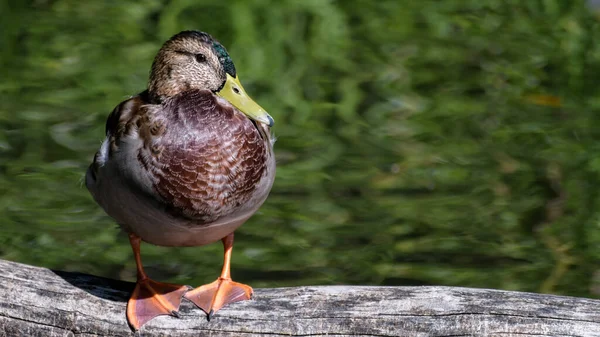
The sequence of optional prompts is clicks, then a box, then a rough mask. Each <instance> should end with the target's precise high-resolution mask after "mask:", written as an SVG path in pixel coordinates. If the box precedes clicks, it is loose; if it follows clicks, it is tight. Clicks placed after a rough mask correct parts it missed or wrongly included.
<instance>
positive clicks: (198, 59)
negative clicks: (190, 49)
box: [194, 54, 206, 63]
mask: <svg viewBox="0 0 600 337" xmlns="http://www.w3.org/2000/svg"><path fill="white" fill-rule="evenodd" d="M194 57H195V58H196V62H198V63H202V62H206V56H204V54H196V55H194Z"/></svg>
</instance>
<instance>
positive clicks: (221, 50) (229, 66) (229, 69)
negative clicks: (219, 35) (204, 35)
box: [213, 41, 236, 77]
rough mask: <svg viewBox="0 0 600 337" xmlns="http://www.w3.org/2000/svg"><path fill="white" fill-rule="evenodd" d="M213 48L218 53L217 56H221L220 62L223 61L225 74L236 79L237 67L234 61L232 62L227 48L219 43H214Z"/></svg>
mask: <svg viewBox="0 0 600 337" xmlns="http://www.w3.org/2000/svg"><path fill="white" fill-rule="evenodd" d="M213 47H214V48H215V50H216V51H217V55H218V56H219V61H221V64H222V65H223V69H225V72H226V73H228V74H229V75H231V76H233V77H235V74H236V73H235V66H234V65H233V61H232V60H231V57H230V56H229V54H228V53H227V50H225V47H223V46H222V45H221V44H220V43H219V42H217V41H214V42H213Z"/></svg>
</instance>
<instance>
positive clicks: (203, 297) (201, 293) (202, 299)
mask: <svg viewBox="0 0 600 337" xmlns="http://www.w3.org/2000/svg"><path fill="white" fill-rule="evenodd" d="M252 292H253V291H252V287H250V286H248V285H245V284H242V283H237V282H234V281H232V280H231V279H229V278H222V277H219V278H218V279H217V280H216V281H214V282H212V283H209V284H205V285H203V286H200V287H198V288H196V289H194V290H190V291H188V292H187V293H186V294H185V298H187V299H188V300H190V301H192V302H194V304H196V305H197V306H198V307H199V308H200V309H202V310H203V311H204V312H205V313H206V314H207V319H208V320H209V321H210V319H211V317H212V315H213V314H214V313H215V312H217V311H218V310H219V309H221V308H222V307H224V306H225V305H227V304H229V303H234V302H238V301H245V300H249V299H250V298H251V297H252Z"/></svg>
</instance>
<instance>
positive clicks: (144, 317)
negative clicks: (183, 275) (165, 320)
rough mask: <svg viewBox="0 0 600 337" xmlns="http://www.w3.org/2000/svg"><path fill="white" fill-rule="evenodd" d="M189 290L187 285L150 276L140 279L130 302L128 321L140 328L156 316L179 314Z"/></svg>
mask: <svg viewBox="0 0 600 337" xmlns="http://www.w3.org/2000/svg"><path fill="white" fill-rule="evenodd" d="M186 291H188V288H187V287H186V286H182V285H177V284H170V283H162V282H156V281H153V280H151V279H149V278H145V279H142V280H139V281H138V282H137V284H136V286H135V290H134V291H133V294H131V298H130V299H129V302H127V321H128V322H129V324H130V325H131V326H132V327H133V328H134V329H135V330H138V329H139V328H140V327H142V325H144V324H145V323H147V322H148V321H150V320H151V319H153V318H154V317H156V316H160V315H171V316H176V317H177V316H178V313H177V311H178V310H179V305H180V304H181V298H182V296H183V295H184V294H185V292H186Z"/></svg>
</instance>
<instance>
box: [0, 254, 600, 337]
mask: <svg viewBox="0 0 600 337" xmlns="http://www.w3.org/2000/svg"><path fill="white" fill-rule="evenodd" d="M133 286H134V285H133V283H129V282H123V281H115V280H110V279H105V278H100V277H96V276H90V275H85V274H79V273H68V272H60V271H52V270H49V269H45V268H38V267H32V266H27V265H23V264H18V263H14V262H8V261H1V260H0V336H3V337H4V336H10V337H12V336H44V337H46V336H134V335H136V333H133V332H132V331H131V329H130V328H129V326H128V325H127V322H126V321H125V307H126V302H127V299H128V297H129V293H130V291H131V290H132V289H133ZM180 316H181V317H179V318H175V317H167V316H162V317H158V318H156V319H154V320H152V321H151V322H150V323H148V324H146V325H145V326H144V327H142V329H141V330H140V331H139V332H137V335H139V336H260V335H268V336H326V335H327V336H600V300H592V299H585V298H574V297H566V296H553V295H541V294H532V293H523V292H513V291H501V290H489V289H471V288H453V287H356V286H322V287H297V288H277V289H255V295H254V299H253V300H251V301H245V302H238V303H234V304H231V305H229V306H227V307H226V308H223V309H221V310H220V311H219V312H218V313H217V314H216V315H215V316H214V317H213V318H212V319H211V321H210V322H209V321H207V320H206V316H205V315H204V313H203V312H202V311H201V310H200V309H197V308H196V307H195V306H193V305H192V304H191V303H189V302H187V301H185V300H184V302H183V305H182V306H181V311H180Z"/></svg>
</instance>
